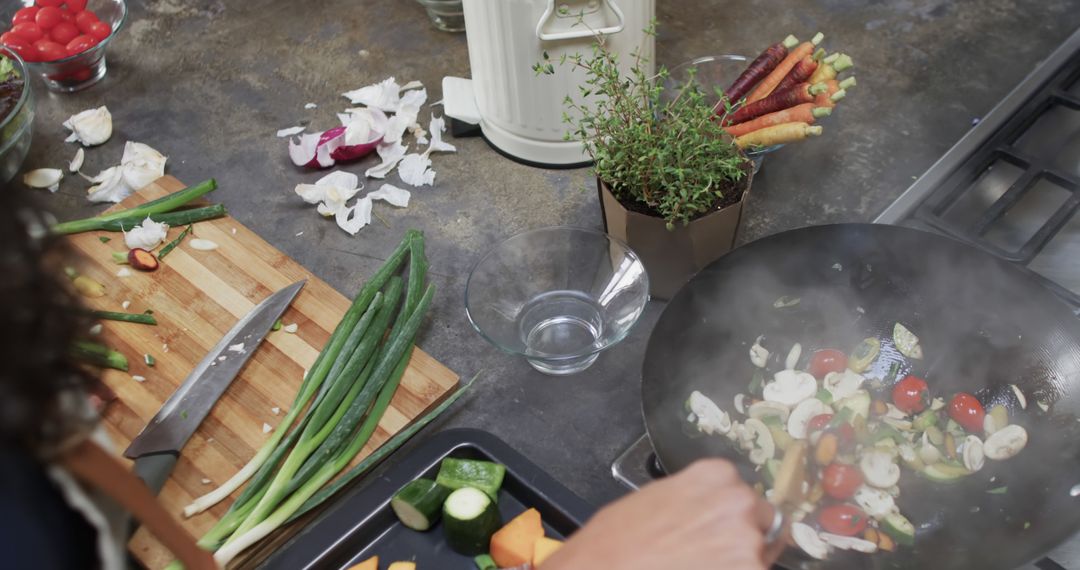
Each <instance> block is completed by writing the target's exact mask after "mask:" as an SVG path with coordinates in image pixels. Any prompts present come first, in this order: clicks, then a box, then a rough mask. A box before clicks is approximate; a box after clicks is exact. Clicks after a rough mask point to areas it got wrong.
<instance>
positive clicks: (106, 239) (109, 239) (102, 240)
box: [98, 236, 112, 243]
mask: <svg viewBox="0 0 1080 570" xmlns="http://www.w3.org/2000/svg"><path fill="white" fill-rule="evenodd" d="M98 240H99V241H101V243H109V242H110V241H112V238H111V237H108V236H98Z"/></svg>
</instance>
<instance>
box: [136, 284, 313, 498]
mask: <svg viewBox="0 0 1080 570" xmlns="http://www.w3.org/2000/svg"><path fill="white" fill-rule="evenodd" d="M305 283H307V280H306V279H305V280H303V281H298V282H296V283H293V284H292V285H289V286H288V287H286V288H284V289H282V290H280V291H278V292H276V293H274V294H273V295H270V296H269V297H267V298H266V299H265V300H263V302H261V303H259V304H258V305H256V306H255V308H254V309H252V310H251V311H249V312H248V314H247V315H244V318H242V319H240V321H239V322H237V323H236V325H234V326H233V328H232V329H231V330H230V331H229V332H228V333H226V334H225V336H223V337H222V338H221V340H219V341H218V343H217V344H216V345H214V348H212V349H210V352H209V353H208V354H207V355H206V356H205V357H204V358H203V359H202V361H201V362H199V364H198V365H196V366H195V369H194V370H192V371H191V374H189V375H188V377H187V379H185V380H184V383H183V384H181V385H180V387H179V388H177V389H176V391H175V392H173V395H172V396H170V397H169V399H168V400H167V401H166V402H165V403H164V404H162V406H161V409H160V410H158V413H157V414H156V415H154V418H153V419H151V420H150V423H148V424H146V427H144V428H143V430H142V432H140V433H139V435H138V436H136V437H135V439H134V440H133V441H132V442H131V445H129V446H128V448H127V450H126V451H124V457H127V458H129V459H134V460H135V474H136V475H138V476H139V478H140V479H142V480H143V481H145V482H146V485H147V487H150V490H151V491H153V493H154V494H157V493H158V492H160V491H161V487H162V486H163V485H165V480H166V479H168V478H169V474H170V473H171V472H172V469H173V466H175V465H176V460H177V458H178V457H179V456H180V450H181V449H183V447H184V444H185V443H187V440H188V439H189V438H190V437H191V434H193V433H195V430H196V429H197V428H198V427H199V424H201V423H202V421H203V418H205V417H206V414H208V413H210V409H211V408H213V407H214V403H215V402H217V401H218V398H220V397H221V395H222V394H223V393H225V389H226V388H228V387H229V384H231V383H232V381H233V379H234V378H236V375H237V374H239V373H240V369H241V368H243V367H244V364H246V363H247V361H248V359H249V358H251V355H252V354H254V353H255V349H257V348H258V347H259V344H260V343H262V340H263V338H265V337H266V333H268V332H270V328H271V327H273V326H274V323H275V322H276V321H277V320H278V318H280V317H281V314H282V313H284V312H285V309H287V308H288V307H289V304H290V303H292V300H293V299H294V298H295V297H296V294H297V293H299V292H300V289H302V288H303V287H304V284H305Z"/></svg>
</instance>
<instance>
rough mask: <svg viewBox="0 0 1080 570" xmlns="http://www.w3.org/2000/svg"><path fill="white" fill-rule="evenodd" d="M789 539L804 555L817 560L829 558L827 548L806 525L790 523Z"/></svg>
mask: <svg viewBox="0 0 1080 570" xmlns="http://www.w3.org/2000/svg"><path fill="white" fill-rule="evenodd" d="M791 538H792V539H794V540H795V544H797V545H798V546H799V548H801V549H802V550H803V552H805V553H806V554H808V555H810V556H811V557H812V558H816V559H818V560H825V559H826V558H828V556H829V546H828V545H827V544H825V541H824V540H822V539H821V537H820V536H818V533H817V532H816V531H815V530H814V529H813V528H812V527H811V526H810V525H808V524H805V523H801V522H796V523H791Z"/></svg>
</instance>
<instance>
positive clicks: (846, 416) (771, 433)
mask: <svg viewBox="0 0 1080 570" xmlns="http://www.w3.org/2000/svg"><path fill="white" fill-rule="evenodd" d="M763 340H764V338H763V337H758V339H757V340H756V341H755V342H754V344H753V346H751V347H750V350H749V357H750V360H751V362H752V363H753V365H754V367H755V372H754V379H753V380H752V381H751V384H750V388H749V392H750V393H749V394H738V395H737V396H735V398H734V411H735V413H734V414H729V413H728V412H726V411H724V410H723V409H721V407H720V406H718V405H717V404H716V403H715V402H713V401H712V400H710V399H709V398H708V397H706V396H705V395H704V394H702V393H701V392H698V391H695V392H693V393H692V394H690V395H689V397H688V398H687V400H686V410H687V413H688V415H687V421H688V422H689V423H690V424H691V425H692V426H694V427H696V429H697V430H698V431H700V432H701V433H703V434H707V435H715V436H726V437H727V438H728V439H730V440H731V441H732V442H733V443H734V444H735V445H737V446H738V447H739V449H740V450H742V451H744V452H745V453H746V454H747V455H748V457H749V459H750V461H751V462H753V463H754V464H755V465H757V466H758V471H759V473H760V475H761V479H762V482H763V483H764V487H765V488H766V489H767V490H766V491H765V493H766V495H768V494H769V493H770V492H771V490H769V489H771V487H772V485H773V483H774V478H775V477H776V474H777V471H778V470H779V468H780V457H781V456H782V454H783V452H784V450H785V449H787V447H788V446H789V445H791V444H792V443H793V442H795V441H797V440H806V441H807V442H808V443H809V445H810V449H811V453H810V459H809V461H810V469H809V470H808V474H807V477H808V481H807V483H808V492H807V493H806V498H805V501H804V503H803V504H802V505H801V506H800V508H799V509H798V510H797V511H796V512H795V514H794V515H793V517H794V520H795V522H794V523H793V524H792V537H793V539H794V541H795V543H796V544H797V545H798V546H799V547H800V548H801V549H802V550H803V551H804V552H805V553H806V554H807V555H809V556H811V557H813V558H817V559H825V558H827V557H828V556H829V553H830V552H831V551H833V550H837V549H839V550H852V551H856V552H864V553H873V552H877V551H878V550H885V551H892V550H895V549H896V548H897V545H904V546H911V545H914V543H915V526H914V525H913V524H912V523H911V521H909V520H908V519H907V517H905V516H904V515H903V513H902V512H901V503H902V500H901V498H900V488H899V487H898V483H899V481H900V477H901V471H902V466H903V467H905V468H906V469H907V470H909V471H910V472H914V473H916V474H918V475H920V476H922V477H925V478H926V479H929V480H931V481H934V482H940V483H946V482H953V481H956V480H959V479H962V478H964V477H966V476H968V475H970V474H972V473H975V472H977V471H979V470H980V469H982V468H983V466H984V465H985V463H986V461H1004V460H1007V459H1010V458H1012V457H1014V456H1016V455H1017V454H1018V453H1020V451H1021V450H1023V448H1024V446H1025V445H1026V444H1027V438H1028V435H1027V431H1026V430H1025V429H1024V428H1023V427H1021V426H1019V425H1015V424H1009V416H1008V411H1007V410H1006V409H1005V408H1004V407H1003V406H1000V405H995V406H993V407H992V408H991V409H990V410H989V411H987V410H985V409H984V408H983V405H982V404H981V403H980V402H979V400H978V399H977V398H975V396H973V395H971V394H967V393H957V394H948V395H940V396H939V395H935V394H934V393H933V387H932V383H929V382H927V381H926V380H924V379H922V378H919V377H917V376H913V375H907V376H905V377H903V378H901V379H900V380H899V381H896V382H895V383H893V382H892V381H893V380H895V376H896V373H897V371H898V370H899V366H898V365H897V364H895V363H894V365H893V366H892V368H891V369H890V373H889V375H890V376H892V377H893V378H889V379H888V382H887V384H892V385H891V387H890V388H887V389H884V390H880V391H878V390H875V393H873V394H872V393H871V390H870V388H871V386H870V383H869V382H868V381H867V378H866V377H865V376H863V373H864V372H866V371H867V370H869V369H870V368H871V367H872V365H873V364H874V362H875V361H876V360H877V359H878V357H879V355H880V353H881V344H882V341H881V340H879V339H877V338H867V339H865V340H863V341H862V342H860V343H859V344H858V345H857V346H855V347H854V348H853V349H852V350H851V351H850V352H849V353H845V352H842V351H840V350H837V349H834V348H823V349H820V350H816V351H814V352H813V353H812V354H810V355H809V358H808V359H805V360H806V364H805V366H803V367H802V369H798V368H797V365H798V364H799V363H800V362H802V361H803V360H804V359H803V358H802V351H803V349H802V346H801V345H799V344H795V346H793V347H792V348H791V349H790V351H789V352H788V354H787V357H786V358H784V359H783V366H784V368H783V369H782V370H778V371H775V372H772V371H769V370H768V369H767V367H768V365H769V363H770V362H777V361H778V360H779V359H778V358H773V359H770V356H771V355H772V352H771V351H770V350H769V349H768V348H766V347H765V346H764V345H763ZM890 340H891V342H892V344H893V345H894V346H896V348H897V349H898V351H899V352H900V353H901V354H902V355H903V356H904V357H906V358H908V359H912V360H918V359H922V358H923V349H922V347H921V346H920V344H919V339H918V337H917V336H916V335H915V333H913V332H912V331H911V330H909V329H908V328H907V327H905V326H904V325H902V324H900V323H896V325H895V327H894V329H893V338H892V339H890ZM879 369H880V368H879ZM770 375H771V377H772V379H771V380H766V378H768V377H769V376H770ZM946 398H947V399H946Z"/></svg>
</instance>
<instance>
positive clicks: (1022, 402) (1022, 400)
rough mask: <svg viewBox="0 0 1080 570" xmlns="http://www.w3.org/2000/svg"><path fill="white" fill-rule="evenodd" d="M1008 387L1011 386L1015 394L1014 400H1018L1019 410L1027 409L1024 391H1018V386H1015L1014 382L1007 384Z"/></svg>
mask: <svg viewBox="0 0 1080 570" xmlns="http://www.w3.org/2000/svg"><path fill="white" fill-rule="evenodd" d="M1009 387H1010V388H1012V391H1013V394H1015V395H1016V400H1017V401H1018V402H1020V409H1021V410H1026V409H1027V398H1025V397H1024V393H1023V392H1021V391H1020V388H1019V387H1017V385H1016V384H1009Z"/></svg>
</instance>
